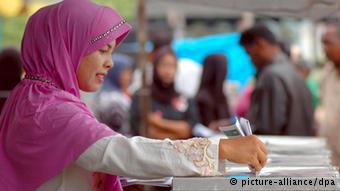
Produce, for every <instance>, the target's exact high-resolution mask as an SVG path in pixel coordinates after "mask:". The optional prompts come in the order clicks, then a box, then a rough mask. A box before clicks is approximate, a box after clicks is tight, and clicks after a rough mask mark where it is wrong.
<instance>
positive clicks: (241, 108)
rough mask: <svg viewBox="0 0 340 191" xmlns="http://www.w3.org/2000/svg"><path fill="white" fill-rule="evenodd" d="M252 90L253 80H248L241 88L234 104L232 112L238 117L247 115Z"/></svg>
mask: <svg viewBox="0 0 340 191" xmlns="http://www.w3.org/2000/svg"><path fill="white" fill-rule="evenodd" d="M253 91H254V80H250V82H249V83H248V85H247V86H246V87H245V88H244V89H243V91H242V93H241V95H240V96H239V99H238V100H237V103H236V105H235V109H234V110H235V111H234V113H235V114H236V115H237V116H239V117H244V118H246V117H247V113H248V111H249V108H250V101H251V95H252V93H253Z"/></svg>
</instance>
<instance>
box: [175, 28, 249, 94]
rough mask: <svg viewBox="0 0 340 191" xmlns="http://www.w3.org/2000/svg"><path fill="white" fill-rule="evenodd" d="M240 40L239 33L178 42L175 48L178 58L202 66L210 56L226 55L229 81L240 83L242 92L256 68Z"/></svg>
mask: <svg viewBox="0 0 340 191" xmlns="http://www.w3.org/2000/svg"><path fill="white" fill-rule="evenodd" d="M239 40H240V34H239V33H228V34H218V35H210V36H206V37H201V38H187V39H182V40H177V41H175V42H174V43H173V48H174V50H175V52H176V55H177V56H178V58H188V59H192V60H194V61H195V62H197V63H199V64H200V65H202V64H203V60H204V58H205V57H206V56H208V55H209V54H215V53H221V54H224V55H225V56H226V57H227V59H228V77H227V79H228V80H231V81H236V82H238V83H239V85H240V90H242V89H243V88H244V87H245V86H246V85H247V83H248V81H249V80H250V79H251V78H252V77H253V76H254V74H255V67H254V65H253V64H252V63H251V61H250V58H249V56H248V55H247V53H246V51H245V50H244V48H243V47H242V46H241V45H240V44H239Z"/></svg>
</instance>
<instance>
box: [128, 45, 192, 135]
mask: <svg viewBox="0 0 340 191" xmlns="http://www.w3.org/2000/svg"><path fill="white" fill-rule="evenodd" d="M176 70H177V58H176V55H175V53H174V52H173V50H172V49H171V47H169V46H165V47H162V48H160V49H159V50H158V51H157V52H156V54H155V57H154V62H153V82H152V85H151V99H150V103H151V108H150V110H151V113H150V114H149V115H148V122H149V125H148V136H149V137H152V138H157V139H163V138H172V139H183V138H188V137H191V131H192V127H193V126H195V124H196V123H197V122H198V113H197V108H196V107H195V104H194V102H193V100H187V99H185V98H184V97H183V96H181V95H180V94H179V93H178V92H177V91H176V90H175V84H174V80H175V75H176ZM137 95H138V93H137ZM138 99H139V97H138V96H136V95H135V96H134V98H133V101H132V105H131V110H130V116H131V119H130V122H131V126H132V128H134V129H139V113H138V111H139V109H138V106H139V105H138Z"/></svg>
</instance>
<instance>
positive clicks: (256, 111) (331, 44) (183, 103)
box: [0, 22, 340, 166]
mask: <svg viewBox="0 0 340 191" xmlns="http://www.w3.org/2000/svg"><path fill="white" fill-rule="evenodd" d="M163 32H164V31H163ZM151 40H152V43H153V45H154V46H153V50H152V51H151V52H150V53H149V57H148V63H147V85H148V87H149V97H150V109H149V113H148V114H147V122H148V126H147V128H148V134H147V135H146V136H148V137H151V138H156V139H164V138H170V139H185V138H190V137H193V136H211V135H213V134H214V133H218V127H219V126H222V125H226V124H228V123H229V118H230V117H231V116H233V115H236V116H240V117H246V118H248V119H249V120H250V122H251V124H252V128H253V131H254V132H255V133H256V134H258V135H296V136H319V135H321V136H324V137H326V138H327V140H328V143H329V146H330V148H331V149H332V151H333V153H334V154H333V157H334V159H333V161H334V163H335V165H338V166H339V165H340V142H339V139H338V137H337V135H338V134H337V133H338V132H340V125H339V124H340V123H339V122H338V120H339V119H338V118H339V116H340V102H339V101H338V100H337V95H340V23H338V22H327V24H326V27H325V31H324V33H323V36H322V43H323V48H324V53H325V55H326V56H327V58H328V60H329V62H328V63H325V64H324V65H323V69H322V70H323V73H324V75H323V76H324V77H323V78H322V80H320V81H318V82H316V81H313V80H311V79H310V78H309V77H308V76H309V74H310V72H311V70H312V69H313V68H312V64H311V63H309V62H308V61H305V60H303V59H302V58H301V57H298V58H297V59H296V57H294V55H292V52H291V48H290V47H287V46H286V45H285V44H284V43H282V42H280V40H279V39H277V37H275V35H274V34H273V33H272V32H271V31H270V30H269V29H268V28H267V27H266V26H264V25H255V26H253V27H251V28H248V29H246V30H244V31H242V33H241V39H240V44H241V45H242V46H243V47H244V49H245V51H246V52H247V53H248V55H249V57H250V59H251V61H252V63H253V64H254V65H255V67H256V75H255V77H254V79H252V80H250V81H249V84H248V86H247V87H246V88H245V89H244V90H243V91H242V92H240V93H239V95H238V97H237V98H238V99H237V103H236V104H235V105H231V104H230V103H229V100H230V99H229V98H228V96H229V92H226V91H225V89H224V86H225V83H227V81H226V77H227V75H228V58H227V57H226V56H225V55H223V54H219V53H214V54H210V55H207V56H206V58H205V59H204V63H202V72H201V73H200V74H199V75H200V76H190V75H188V72H187V73H186V72H183V71H180V73H182V74H184V76H181V77H180V78H179V79H181V80H182V82H183V84H185V83H187V82H190V79H191V78H195V79H197V80H196V81H197V82H196V83H197V84H198V88H197V90H196V92H195V94H194V95H193V96H190V97H189V96H187V95H186V94H185V93H183V92H181V91H179V89H180V88H178V87H180V86H181V85H182V84H181V82H178V81H177V80H176V78H178V73H179V72H178V68H181V69H182V70H183V69H184V70H185V68H186V67H185V66H181V65H180V64H183V63H181V62H180V61H179V59H178V58H177V56H176V54H175V52H174V51H173V50H172V47H171V43H172V38H171V34H169V33H162V32H161V31H158V32H156V33H154V35H153V36H152V38H151ZM202 48H204V47H202ZM112 60H113V62H114V66H113V68H112V69H111V70H110V72H109V73H108V75H107V76H106V79H105V83H104V85H103V87H102V89H101V90H100V91H99V92H98V93H97V94H96V96H95V98H94V101H93V102H92V103H91V108H92V110H93V112H94V114H95V115H96V117H97V119H98V120H99V121H100V122H102V123H105V124H107V125H108V126H109V127H111V128H112V129H113V130H115V131H117V132H120V133H121V134H124V135H127V136H134V135H140V133H141V131H140V124H141V114H140V111H141V108H140V97H141V94H142V92H141V90H140V88H141V76H142V75H141V71H140V69H138V68H136V61H135V60H134V59H132V58H131V57H129V56H128V55H123V54H114V55H113V56H112ZM0 67H1V70H0V78H1V80H0V108H1V109H3V107H4V103H5V101H6V97H8V95H9V94H10V91H11V90H13V88H15V85H16V84H17V83H19V82H20V79H21V78H22V76H23V75H24V74H23V73H24V72H23V71H22V69H21V60H20V53H19V52H18V51H17V50H16V49H15V48H3V49H2V50H1V53H0ZM189 74H190V73H189ZM186 79H188V81H187V80H186ZM176 83H177V84H176ZM192 86H194V85H192Z"/></svg>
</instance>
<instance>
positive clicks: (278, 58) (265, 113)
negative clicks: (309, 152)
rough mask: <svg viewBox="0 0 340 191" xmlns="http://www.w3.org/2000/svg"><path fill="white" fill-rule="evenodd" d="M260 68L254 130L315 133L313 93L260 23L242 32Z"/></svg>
mask: <svg viewBox="0 0 340 191" xmlns="http://www.w3.org/2000/svg"><path fill="white" fill-rule="evenodd" d="M240 43H241V44H242V45H243V46H244V48H245V49H246V51H247V53H248V54H249V56H250V58H251V60H252V62H253V63H254V64H255V67H256V69H257V73H256V83H255V88H254V92H253V94H252V98H251V105H250V111H249V119H250V122H251V123H252V124H253V126H254V128H255V133H257V134H264V135H301V136H307V135H309V136H310V135H314V127H313V124H314V123H313V107H312V98H311V94H310V92H309V90H308V88H307V86H306V84H305V82H304V81H303V79H302V78H301V77H300V76H299V75H298V74H297V72H296V71H295V69H294V68H293V66H292V64H290V63H289V61H288V58H287V56H285V55H284V54H283V53H282V50H281V48H280V46H279V44H278V42H277V40H276V38H275V36H274V35H273V33H272V32H271V31H269V30H268V29H267V28H266V27H265V26H262V25H258V26H254V27H253V28H250V29H249V30H246V31H244V32H243V33H242V35H241V40H240Z"/></svg>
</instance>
